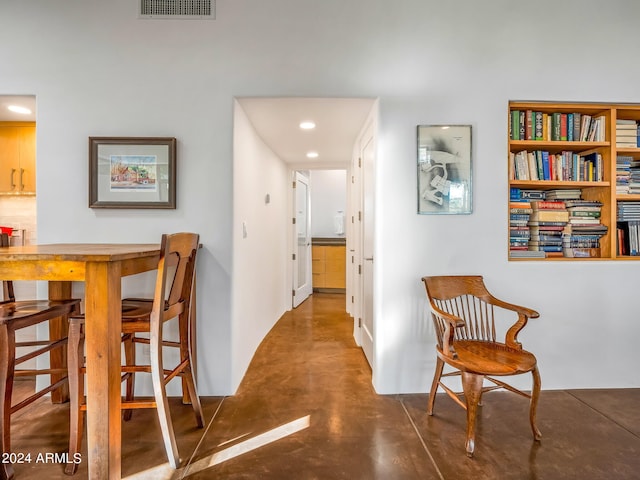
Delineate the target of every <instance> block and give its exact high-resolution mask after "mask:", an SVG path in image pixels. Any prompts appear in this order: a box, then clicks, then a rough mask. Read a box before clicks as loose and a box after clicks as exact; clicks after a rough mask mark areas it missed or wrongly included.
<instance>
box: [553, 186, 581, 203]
mask: <svg viewBox="0 0 640 480" xmlns="http://www.w3.org/2000/svg"><path fill="white" fill-rule="evenodd" d="M544 198H545V199H546V200H553V201H555V200H578V199H580V198H582V190H581V189H579V188H564V189H562V188H557V189H553V190H546V191H545V192H544Z"/></svg>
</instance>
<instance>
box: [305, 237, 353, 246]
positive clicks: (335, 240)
mask: <svg viewBox="0 0 640 480" xmlns="http://www.w3.org/2000/svg"><path fill="white" fill-rule="evenodd" d="M346 244H347V239H346V238H345V237H312V238H311V245H324V246H343V245H346Z"/></svg>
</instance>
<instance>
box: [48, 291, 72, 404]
mask: <svg viewBox="0 0 640 480" xmlns="http://www.w3.org/2000/svg"><path fill="white" fill-rule="evenodd" d="M71 296H72V293H71V282H53V281H52V282H49V299H50V300H65V299H68V298H71ZM68 331H69V320H68V319H67V317H58V318H54V319H53V320H49V338H50V339H54V338H64V337H66V336H67V334H68ZM49 364H50V366H51V368H67V350H66V348H56V349H55V350H52V351H51V352H49ZM63 376H64V375H63V374H60V373H57V374H51V384H54V383H56V382H57V381H58V380H60V378H62V377H63ZM67 401H69V385H68V384H67V383H65V384H64V385H62V386H61V387H60V388H57V389H56V390H54V391H53V392H51V402H52V403H64V402H67Z"/></svg>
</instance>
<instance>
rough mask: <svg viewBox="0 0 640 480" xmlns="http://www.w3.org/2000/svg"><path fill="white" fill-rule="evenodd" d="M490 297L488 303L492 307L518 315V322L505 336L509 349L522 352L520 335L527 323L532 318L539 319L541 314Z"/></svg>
mask: <svg viewBox="0 0 640 480" xmlns="http://www.w3.org/2000/svg"><path fill="white" fill-rule="evenodd" d="M489 297H490V298H487V302H489V303H491V304H492V305H495V306H497V307H500V308H504V309H505V310H510V311H512V312H515V313H517V314H518V320H516V323H514V324H513V325H512V326H511V327H510V328H509V329H508V330H507V333H506V334H505V339H504V343H505V345H507V346H508V347H511V348H515V349H517V350H522V344H521V343H520V342H518V334H519V333H520V330H522V329H523V328H524V327H525V326H526V325H527V322H528V321H529V319H530V318H538V317H539V316H540V314H539V313H538V312H537V311H535V310H532V309H530V308H527V307H522V306H520V305H515V304H513V303H508V302H505V301H502V300H500V299H498V298H495V297H494V296H493V295H489Z"/></svg>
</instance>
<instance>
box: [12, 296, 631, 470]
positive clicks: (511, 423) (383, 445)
mask: <svg viewBox="0 0 640 480" xmlns="http://www.w3.org/2000/svg"><path fill="white" fill-rule="evenodd" d="M352 329H353V322H352V320H351V319H350V318H349V317H348V316H347V315H346V314H345V313H344V296H343V295H339V294H314V295H313V296H312V297H311V298H310V299H308V300H307V301H305V302H304V303H303V304H302V305H301V306H300V307H298V308H297V309H295V310H294V311H292V312H288V313H286V314H285V315H284V316H283V317H282V319H280V321H279V322H278V323H277V324H276V326H275V327H274V328H273V330H272V331H271V332H270V333H269V335H268V336H267V337H266V338H265V340H264V341H263V343H262V345H261V346H260V348H259V349H258V351H257V352H256V355H255V357H254V359H253V361H252V363H251V365H250V367H249V370H248V372H247V374H246V376H245V378H244V379H243V381H242V384H241V386H240V388H239V390H238V392H237V394H236V395H234V396H231V397H226V398H213V397H208V398H204V399H203V406H204V409H205V415H206V418H207V421H208V424H207V426H206V428H205V429H198V428H195V422H194V419H193V414H192V411H191V408H190V407H189V406H188V405H186V406H184V405H181V404H180V403H179V402H178V400H177V399H172V400H173V403H172V414H173V417H174V423H175V429H176V433H177V435H178V446H179V449H180V452H181V455H182V457H183V465H184V466H183V467H182V468H181V469H179V470H177V471H174V470H172V469H171V468H169V467H168V465H167V464H166V460H165V458H164V450H163V448H162V445H161V439H160V438H161V437H160V433H159V430H158V428H157V422H156V419H155V411H153V410H150V411H136V412H135V413H134V416H133V419H132V420H131V421H130V422H125V423H123V447H122V474H123V477H125V478H130V479H147V478H148V479H154V480H156V479H170V478H176V479H179V478H187V479H193V480H195V479H274V480H276V479H277V480H286V479H295V480H312V479H318V480H325V479H349V480H360V479H362V480H372V479H382V480H396V479H407V480H409V479H447V480H449V479H451V480H458V479H465V478H469V479H474V480H479V479H492V480H494V479H500V480H504V479H549V480H557V479H581V480H592V479H593V480H595V479H606V480H611V479H640V409H639V408H638V405H640V389H624V390H563V391H544V390H543V392H542V395H541V399H540V404H539V407H538V427H539V428H540V430H541V431H542V435H543V439H542V442H541V443H536V442H534V441H533V438H532V434H531V430H530V428H529V424H528V413H527V409H528V401H527V400H526V399H524V398H522V397H519V396H516V395H513V394H509V393H506V392H490V393H488V394H486V395H485V396H484V397H483V400H484V406H483V407H482V409H481V413H480V419H479V422H478V429H477V436H476V455H475V457H474V458H473V459H469V458H467V457H466V456H465V452H464V439H465V413H464V411H463V410H462V409H461V408H460V407H459V406H457V405H455V404H454V403H453V402H452V401H451V400H450V399H448V398H447V397H446V396H445V395H444V394H441V395H440V396H439V397H438V400H437V402H436V407H435V415H434V416H432V417H429V416H427V415H426V413H425V408H426V403H427V395H426V394H414V395H388V396H381V395H376V394H375V392H374V391H373V388H372V386H371V370H370V368H369V366H368V364H367V362H366V359H365V358H364V356H363V354H362V351H361V350H360V349H359V348H358V347H357V346H356V345H355V344H354V341H353V336H352ZM541 375H542V381H543V386H544V372H541ZM23 385H28V384H23ZM21 388H28V387H27V386H24V387H21ZM427 388H428V385H425V390H426V389H427ZM67 421H68V406H67V405H51V404H50V403H49V402H48V401H47V400H46V399H42V400H41V401H39V402H37V403H36V404H34V405H32V406H31V407H28V408H27V409H25V410H23V411H22V412H19V413H18V414H16V415H15V416H14V422H13V428H12V442H13V451H14V452H22V453H25V454H26V453H30V454H31V458H32V461H31V463H24V464H18V465H15V471H16V479H18V480H19V479H25V480H27V479H38V480H42V479H45V478H46V479H62V478H67V479H68V478H69V477H66V476H65V475H64V474H63V467H62V466H61V465H60V464H58V463H55V461H53V462H45V461H44V459H46V457H41V460H42V461H39V462H38V461H36V460H37V459H38V457H37V454H38V453H60V452H64V451H65V449H66V442H67V435H68V427H67ZM84 453H85V454H86V451H85V452H84ZM75 478H78V479H84V478H88V474H87V470H86V465H85V464H84V463H82V464H80V468H79V471H78V473H77V474H76V476H75Z"/></svg>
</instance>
